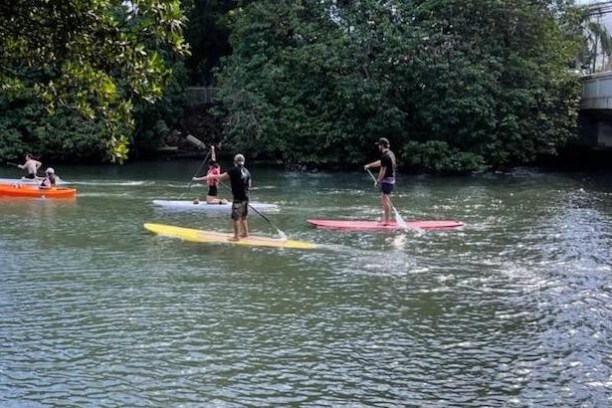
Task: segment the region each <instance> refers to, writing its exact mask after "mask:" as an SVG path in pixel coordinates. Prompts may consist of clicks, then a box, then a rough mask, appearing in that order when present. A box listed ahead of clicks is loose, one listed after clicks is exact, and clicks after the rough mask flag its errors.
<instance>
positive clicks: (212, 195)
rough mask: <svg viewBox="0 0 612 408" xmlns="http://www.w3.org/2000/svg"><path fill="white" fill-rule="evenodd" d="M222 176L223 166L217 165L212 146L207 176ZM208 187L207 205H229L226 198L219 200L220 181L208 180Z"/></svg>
mask: <svg viewBox="0 0 612 408" xmlns="http://www.w3.org/2000/svg"><path fill="white" fill-rule="evenodd" d="M219 174H221V166H219V164H218V163H217V160H216V156H215V146H210V160H209V161H208V172H207V173H206V175H207V176H218V175H219ZM206 184H207V185H208V192H207V193H206V204H227V200H226V199H225V198H219V197H218V194H219V191H218V187H219V180H213V179H211V180H208V181H206Z"/></svg>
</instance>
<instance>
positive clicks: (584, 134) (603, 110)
mask: <svg viewBox="0 0 612 408" xmlns="http://www.w3.org/2000/svg"><path fill="white" fill-rule="evenodd" d="M582 81H583V88H582V99H581V100H580V115H579V119H578V123H579V132H580V134H579V136H580V137H579V141H578V143H579V144H581V145H584V146H589V147H593V148H602V149H609V148H612V72H611V71H607V72H599V73H596V74H592V75H587V76H584V77H583V78H582Z"/></svg>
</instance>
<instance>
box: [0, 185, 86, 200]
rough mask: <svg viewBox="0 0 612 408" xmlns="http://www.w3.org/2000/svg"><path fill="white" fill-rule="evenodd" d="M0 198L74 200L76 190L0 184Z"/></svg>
mask: <svg viewBox="0 0 612 408" xmlns="http://www.w3.org/2000/svg"><path fill="white" fill-rule="evenodd" d="M0 196H4V197H34V198H74V197H75V196H76V189H74V188H67V187H53V188H39V187H38V186H31V185H27V184H0Z"/></svg>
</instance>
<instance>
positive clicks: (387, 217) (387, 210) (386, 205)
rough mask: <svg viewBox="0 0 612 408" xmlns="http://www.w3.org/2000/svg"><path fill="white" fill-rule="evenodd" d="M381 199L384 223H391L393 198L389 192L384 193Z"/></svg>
mask: <svg viewBox="0 0 612 408" xmlns="http://www.w3.org/2000/svg"><path fill="white" fill-rule="evenodd" d="M380 201H381V203H382V207H383V223H384V224H389V223H390V222H391V200H390V199H389V195H388V194H382V195H381V196H380Z"/></svg>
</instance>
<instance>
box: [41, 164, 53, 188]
mask: <svg viewBox="0 0 612 408" xmlns="http://www.w3.org/2000/svg"><path fill="white" fill-rule="evenodd" d="M55 183H56V179H55V170H53V168H52V167H49V168H48V169H47V170H45V178H44V179H43V181H42V182H41V183H40V188H54V187H55Z"/></svg>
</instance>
